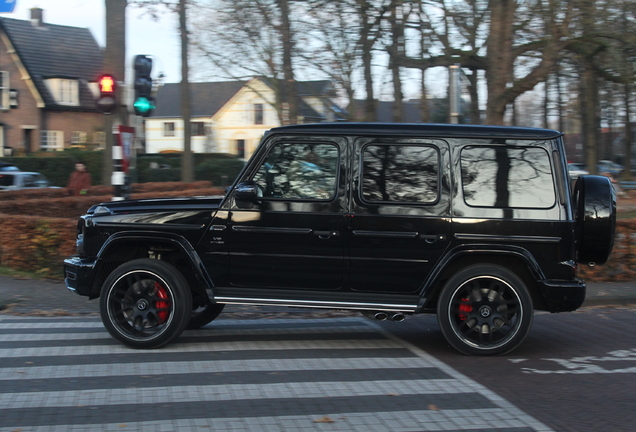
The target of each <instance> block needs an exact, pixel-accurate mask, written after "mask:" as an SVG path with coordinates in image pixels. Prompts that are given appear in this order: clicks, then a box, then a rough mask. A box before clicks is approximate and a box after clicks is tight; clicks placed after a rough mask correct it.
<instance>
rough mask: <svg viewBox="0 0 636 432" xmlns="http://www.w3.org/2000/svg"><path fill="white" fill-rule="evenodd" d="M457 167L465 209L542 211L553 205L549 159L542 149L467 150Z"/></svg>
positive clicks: (476, 148) (499, 147) (501, 147)
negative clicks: (486, 208)
mask: <svg viewBox="0 0 636 432" xmlns="http://www.w3.org/2000/svg"><path fill="white" fill-rule="evenodd" d="M461 166H462V187H463V190H464V200H465V201H466V204H468V205H469V206H473V207H494V208H537V209H539V208H542V209H546V208H550V207H552V206H553V205H554V204H555V202H556V194H555V191H554V182H553V181H552V168H551V166H550V156H549V155H548V152H546V151H545V150H544V149H542V148H539V147H506V146H469V147H466V148H464V149H463V150H462V152H461Z"/></svg>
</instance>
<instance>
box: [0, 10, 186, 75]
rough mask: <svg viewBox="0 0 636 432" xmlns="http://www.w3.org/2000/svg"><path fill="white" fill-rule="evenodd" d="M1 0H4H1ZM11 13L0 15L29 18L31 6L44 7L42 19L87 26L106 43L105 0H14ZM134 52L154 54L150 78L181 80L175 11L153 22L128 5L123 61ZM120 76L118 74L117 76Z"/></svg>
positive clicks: (62, 23) (127, 60)
mask: <svg viewBox="0 0 636 432" xmlns="http://www.w3.org/2000/svg"><path fill="white" fill-rule="evenodd" d="M1 1H2V2H4V1H6V0H1ZM15 1H16V6H15V9H14V10H13V12H12V13H1V14H0V17H4V18H14V19H20V20H29V19H30V18H31V12H30V9H31V8H32V7H39V8H42V9H43V10H44V22H46V23H50V24H60V25H67V26H73V27H83V28H88V29H90V31H91V33H92V34H93V37H94V38H95V40H96V41H97V43H98V44H99V45H100V46H101V47H104V46H105V45H106V22H105V19H106V17H105V14H106V12H105V7H104V0H15ZM137 54H145V55H151V56H152V57H153V71H152V75H153V77H154V76H156V75H157V74H158V73H159V72H163V74H164V75H165V78H164V83H175V82H180V81H181V55H180V48H179V33H178V21H177V19H176V14H171V13H166V14H163V15H161V16H160V17H159V20H158V21H154V20H152V19H151V18H150V16H148V15H147V14H144V13H143V11H142V10H141V9H138V8H136V7H132V6H130V5H129V6H128V8H127V12H126V64H127V71H130V70H131V66H130V63H131V62H132V59H133V58H134V57H135V55H137ZM105 72H107V71H105ZM118 78H119V77H118Z"/></svg>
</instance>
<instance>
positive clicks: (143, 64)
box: [133, 55, 155, 117]
mask: <svg viewBox="0 0 636 432" xmlns="http://www.w3.org/2000/svg"><path fill="white" fill-rule="evenodd" d="M133 67H134V68H135V81H134V86H135V100H134V102H133V107H134V108H135V114H137V115H138V116H142V117H148V116H149V115H150V113H151V112H152V110H153V109H154V108H155V100H154V98H153V97H152V96H151V93H152V78H151V77H150V72H151V71H152V59H151V58H150V57H148V56H145V55H137V56H135V60H134V63H133Z"/></svg>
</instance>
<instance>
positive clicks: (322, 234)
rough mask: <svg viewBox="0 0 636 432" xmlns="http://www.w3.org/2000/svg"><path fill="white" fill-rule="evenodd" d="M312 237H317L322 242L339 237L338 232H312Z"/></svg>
mask: <svg viewBox="0 0 636 432" xmlns="http://www.w3.org/2000/svg"><path fill="white" fill-rule="evenodd" d="M314 235H317V236H318V238H320V239H322V240H327V239H328V238H331V237H337V236H339V235H340V232H339V231H314Z"/></svg>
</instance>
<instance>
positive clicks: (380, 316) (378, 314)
mask: <svg viewBox="0 0 636 432" xmlns="http://www.w3.org/2000/svg"><path fill="white" fill-rule="evenodd" d="M361 312H362V315H364V316H365V317H367V318H369V319H374V320H377V321H384V320H385V319H387V318H388V317H389V314H388V313H386V312H382V311H370V310H364V311H361Z"/></svg>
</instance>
